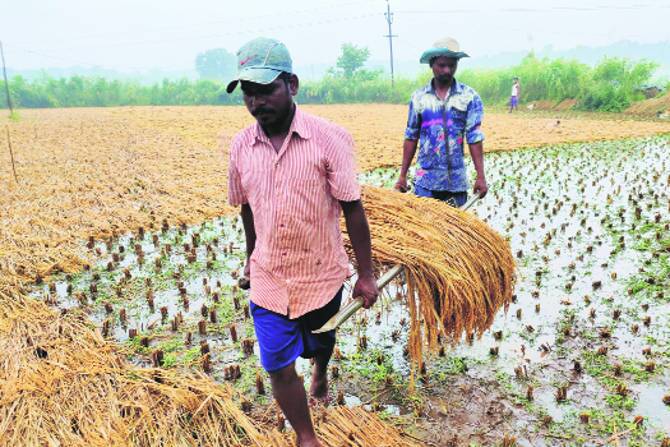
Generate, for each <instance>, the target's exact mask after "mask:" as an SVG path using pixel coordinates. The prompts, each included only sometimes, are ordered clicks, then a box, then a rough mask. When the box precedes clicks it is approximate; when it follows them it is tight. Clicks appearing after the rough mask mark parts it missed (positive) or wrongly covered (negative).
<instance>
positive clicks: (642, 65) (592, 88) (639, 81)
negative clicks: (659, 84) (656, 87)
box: [578, 58, 658, 112]
mask: <svg viewBox="0 0 670 447" xmlns="http://www.w3.org/2000/svg"><path fill="white" fill-rule="evenodd" d="M657 66H658V65H657V64H655V63H653V62H638V63H632V62H630V61H628V60H626V59H620V58H612V59H604V60H603V61H602V62H600V64H598V65H597V66H596V67H595V68H594V69H593V70H592V71H591V72H590V73H589V77H588V79H587V80H586V82H585V87H587V88H585V89H583V90H582V91H581V92H580V94H579V96H578V98H579V99H580V105H581V107H582V108H584V109H587V110H602V111H606V112H620V111H622V110H624V109H625V108H627V107H629V106H630V105H631V104H632V103H633V102H634V101H636V100H640V99H644V95H643V94H642V93H641V92H640V87H642V86H643V85H644V84H646V83H647V82H649V80H650V79H651V77H652V75H653V73H654V70H655V69H656V68H657Z"/></svg>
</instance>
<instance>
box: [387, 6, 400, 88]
mask: <svg viewBox="0 0 670 447" xmlns="http://www.w3.org/2000/svg"><path fill="white" fill-rule="evenodd" d="M384 16H385V17H386V23H388V26H389V33H388V34H387V35H386V36H384V37H388V39H389V56H390V57H389V58H390V60H391V87H393V85H394V79H393V38H394V37H398V36H397V35H395V34H393V31H392V29H391V25H392V24H393V13H392V12H391V3H390V1H389V0H386V12H385V13H384Z"/></svg>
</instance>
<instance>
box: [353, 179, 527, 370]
mask: <svg viewBox="0 0 670 447" xmlns="http://www.w3.org/2000/svg"><path fill="white" fill-rule="evenodd" d="M364 202H365V210H366V213H367V216H368V221H369V224H370V231H371V233H372V246H373V251H374V253H373V255H374V258H375V261H376V262H377V264H378V266H379V269H380V270H382V269H384V268H388V267H389V266H391V265H395V264H402V265H404V266H405V272H406V282H407V288H406V291H405V293H404V298H405V300H406V302H407V305H408V306H409V313H410V318H411V326H410V355H411V356H412V358H414V359H415V360H417V361H418V362H419V364H421V362H422V346H423V345H424V342H426V343H427V344H428V346H429V347H430V348H431V349H436V348H437V347H438V346H439V343H438V341H439V340H440V339H443V340H447V341H451V342H458V341H459V340H461V338H462V336H463V335H465V336H467V337H473V336H479V335H481V334H483V332H484V331H486V330H487V329H488V328H489V327H490V326H491V324H492V323H493V319H494V317H495V314H496V313H497V312H498V311H499V310H500V309H501V308H502V307H503V306H506V305H507V304H508V303H509V302H510V301H511V299H512V293H513V288H514V258H513V256H512V253H511V251H510V247H509V243H508V242H507V241H506V240H504V239H503V238H502V237H501V236H500V235H498V234H497V233H496V232H495V231H493V230H492V229H491V228H490V227H489V226H487V225H486V224H485V223H484V222H482V221H481V220H480V219H478V218H477V217H476V216H475V215H474V214H473V213H471V212H466V211H461V210H459V209H455V208H452V207H451V206H449V205H447V204H444V203H441V202H437V201H435V200H432V199H422V198H417V197H415V196H413V195H411V194H401V193H397V192H392V191H385V190H382V189H379V188H373V187H366V188H365V190H364Z"/></svg>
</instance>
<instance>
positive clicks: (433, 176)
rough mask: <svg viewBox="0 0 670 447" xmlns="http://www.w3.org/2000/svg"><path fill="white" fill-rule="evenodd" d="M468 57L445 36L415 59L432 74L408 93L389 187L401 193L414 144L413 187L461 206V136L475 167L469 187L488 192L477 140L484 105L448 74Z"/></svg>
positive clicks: (465, 187) (463, 193)
mask: <svg viewBox="0 0 670 447" xmlns="http://www.w3.org/2000/svg"><path fill="white" fill-rule="evenodd" d="M462 57H468V55H467V54H465V53H463V52H462V51H460V48H459V45H458V42H456V40H454V39H452V38H446V39H443V40H440V41H438V42H435V44H434V45H433V47H432V48H430V49H428V50H426V51H425V52H424V53H423V54H422V55H421V63H422V64H423V63H427V64H429V65H430V68H431V69H432V70H433V79H432V80H431V82H430V83H429V84H428V85H426V86H425V87H422V88H420V89H419V90H417V91H415V92H414V94H412V99H411V100H410V103H409V117H408V119H407V129H406V130H405V142H404V144H403V157H402V167H401V169H400V176H399V178H398V181H397V182H396V185H395V188H396V189H397V190H399V191H401V192H406V191H407V190H408V189H409V188H408V186H407V171H408V170H409V167H410V165H411V164H412V160H413V159H414V154H415V153H416V150H417V146H418V148H419V155H418V158H417V162H418V166H417V170H416V178H415V181H414V192H415V194H416V195H417V196H420V197H431V198H434V199H438V200H443V201H447V202H449V203H451V204H452V205H454V206H462V205H463V204H464V203H465V202H466V200H467V197H468V193H467V190H468V181H467V173H466V170H465V161H464V154H463V140H465V141H467V143H468V146H469V147H470V155H471V157H472V161H473V163H474V165H475V170H476V171H477V179H476V180H475V184H474V188H473V191H474V193H475V194H479V196H480V197H484V196H485V195H486V192H487V191H488V186H487V184H486V177H485V176H484V156H483V152H484V149H483V141H484V134H483V133H482V131H481V129H480V126H481V123H482V115H483V113H484V108H483V105H482V100H481V98H480V97H479V95H478V94H477V92H475V91H474V90H473V89H472V88H471V87H468V86H467V85H465V84H463V83H461V82H458V81H457V80H456V78H454V75H455V73H456V69H457V68H458V60H459V59H460V58H462Z"/></svg>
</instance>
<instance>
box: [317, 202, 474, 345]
mask: <svg viewBox="0 0 670 447" xmlns="http://www.w3.org/2000/svg"><path fill="white" fill-rule="evenodd" d="M479 199H481V196H480V195H479V194H475V195H474V196H472V198H470V200H468V201H467V203H465V204H464V205H463V206H462V207H461V208H460V209H461V210H463V211H465V210H467V209H468V208H470V207H471V206H472V205H474V204H475V202H476V201H477V200H479ZM402 270H403V266H402V265H400V264H397V265H394V266H393V267H391V269H390V270H389V271H388V272H386V273H385V274H384V275H383V276H382V277H381V278H379V280H378V281H377V288H378V289H379V290H381V289H383V288H384V287H386V285H387V284H388V283H389V282H391V280H392V279H393V278H395V277H396V276H398V275H399V274H400V272H402ZM361 307H363V299H362V298H355V299H353V300H351V301H350V302H349V303H347V304H346V305H345V306H344V307H343V308H342V309H340V310H339V312H337V313H336V314H335V315H333V316H332V317H331V319H330V320H328V321H327V322H326V324H324V325H323V326H321V327H320V328H319V329H316V330H313V331H312V334H321V333H323V332H328V331H332V330H334V329H337V328H338V327H340V326H341V325H342V323H344V322H345V321H347V320H348V319H349V317H351V316H352V315H353V314H354V313H355V312H356V311H357V310H358V309H360V308H361Z"/></svg>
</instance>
